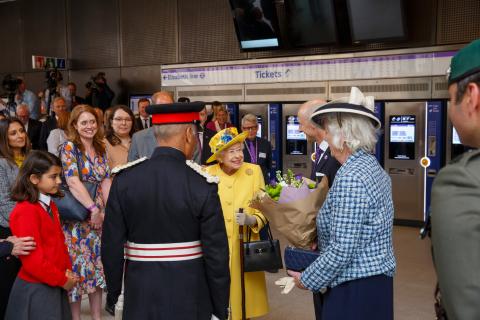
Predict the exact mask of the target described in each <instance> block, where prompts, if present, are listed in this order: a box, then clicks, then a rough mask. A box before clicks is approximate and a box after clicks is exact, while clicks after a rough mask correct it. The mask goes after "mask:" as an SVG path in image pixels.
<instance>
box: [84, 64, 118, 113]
mask: <svg viewBox="0 0 480 320" xmlns="http://www.w3.org/2000/svg"><path fill="white" fill-rule="evenodd" d="M91 78H92V81H89V82H87V83H86V84H85V87H86V88H87V90H88V92H87V95H86V96H85V102H86V104H88V105H91V106H93V107H97V108H100V109H102V111H105V110H107V109H108V108H110V105H111V103H112V100H113V97H115V92H113V91H112V89H110V87H109V86H108V84H107V80H106V79H105V73H104V72H99V73H98V74H97V75H96V76H92V77H91Z"/></svg>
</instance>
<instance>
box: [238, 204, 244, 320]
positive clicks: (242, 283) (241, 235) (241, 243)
mask: <svg viewBox="0 0 480 320" xmlns="http://www.w3.org/2000/svg"><path fill="white" fill-rule="evenodd" d="M239 211H240V212H243V208H240V209H239ZM238 238H239V239H240V284H241V287H242V320H245V319H246V316H245V275H244V274H243V226H239V231H238Z"/></svg>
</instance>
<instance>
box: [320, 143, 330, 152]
mask: <svg viewBox="0 0 480 320" xmlns="http://www.w3.org/2000/svg"><path fill="white" fill-rule="evenodd" d="M318 147H319V148H320V149H321V150H322V151H323V152H325V151H326V150H327V149H328V142H327V141H325V140H323V141H322V142H320V145H319V146H318Z"/></svg>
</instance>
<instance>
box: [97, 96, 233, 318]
mask: <svg viewBox="0 0 480 320" xmlns="http://www.w3.org/2000/svg"><path fill="white" fill-rule="evenodd" d="M203 107H204V105H203V103H173V104H161V105H152V106H150V107H148V108H147V112H148V113H150V114H152V122H153V124H154V130H155V136H156V138H157V141H158V145H159V147H157V148H156V149H155V151H154V153H153V155H152V156H151V158H150V160H146V161H143V162H141V163H138V164H135V166H133V165H131V166H130V167H129V168H125V169H123V170H122V171H121V172H120V173H118V174H117V176H116V177H115V179H114V181H113V184H112V187H111V190H110V196H109V199H108V203H107V206H106V214H105V221H104V225H103V234H102V262H103V265H104V270H105V276H106V280H107V287H108V291H109V292H111V293H112V294H113V295H116V296H118V295H119V294H120V291H121V287H122V274H123V272H124V268H123V266H124V246H125V258H126V261H125V280H124V281H125V285H124V287H125V289H124V308H123V317H124V319H126V320H129V319H135V320H138V319H142V320H148V319H151V320H162V319H165V320H167V319H168V320H171V319H175V320H183V319H184V320H195V319H198V320H210V319H226V318H227V308H228V301H229V289H230V274H229V267H228V260H229V253H228V242H227V236H226V231H225V223H224V221H223V215H222V211H221V210H222V209H221V205H220V200H219V197H218V188H217V184H216V183H215V182H216V180H215V177H211V176H208V175H207V174H206V173H204V172H203V171H202V170H201V168H200V167H199V166H196V165H195V164H192V162H189V161H186V160H187V159H191V157H192V154H193V151H194V150H195V144H196V141H197V138H196V131H195V130H196V127H195V125H194V124H193V123H194V122H195V121H198V119H199V115H198V112H199V111H200V110H202V109H203ZM139 162H140V161H139ZM127 166H128V165H126V166H125V167H127Z"/></svg>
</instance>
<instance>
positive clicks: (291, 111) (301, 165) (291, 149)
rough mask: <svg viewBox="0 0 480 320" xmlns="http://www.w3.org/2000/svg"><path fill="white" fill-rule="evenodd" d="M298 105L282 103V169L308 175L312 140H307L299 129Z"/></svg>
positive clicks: (310, 163) (310, 166) (310, 165)
mask: <svg viewBox="0 0 480 320" xmlns="http://www.w3.org/2000/svg"><path fill="white" fill-rule="evenodd" d="M299 107H300V105H298V104H284V105H283V118H282V129H283V148H282V149H283V171H284V172H286V171H287V170H288V169H291V170H292V171H293V172H294V173H295V174H301V175H302V176H305V177H310V171H311V170H312V169H311V168H312V160H311V157H310V156H311V154H312V153H313V150H314V149H313V142H308V141H307V137H306V135H305V134H304V133H303V132H301V131H300V130H299V127H300V124H299V122H298V117H297V112H298V108H299Z"/></svg>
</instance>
